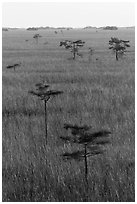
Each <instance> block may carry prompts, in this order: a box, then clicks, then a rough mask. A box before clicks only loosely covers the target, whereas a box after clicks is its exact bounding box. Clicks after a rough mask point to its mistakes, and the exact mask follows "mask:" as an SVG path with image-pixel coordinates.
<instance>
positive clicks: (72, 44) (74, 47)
mask: <svg viewBox="0 0 137 204" xmlns="http://www.w3.org/2000/svg"><path fill="white" fill-rule="evenodd" d="M84 44H85V42H83V41H82V40H77V41H70V40H65V41H61V42H60V46H64V47H65V48H66V49H69V50H70V51H71V52H72V54H73V59H75V58H76V55H78V56H80V57H82V54H80V53H79V48H80V47H83V46H84Z"/></svg>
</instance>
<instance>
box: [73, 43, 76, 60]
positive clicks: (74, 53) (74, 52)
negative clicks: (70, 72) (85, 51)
mask: <svg viewBox="0 0 137 204" xmlns="http://www.w3.org/2000/svg"><path fill="white" fill-rule="evenodd" d="M75 57H76V51H75V44H73V59H75Z"/></svg>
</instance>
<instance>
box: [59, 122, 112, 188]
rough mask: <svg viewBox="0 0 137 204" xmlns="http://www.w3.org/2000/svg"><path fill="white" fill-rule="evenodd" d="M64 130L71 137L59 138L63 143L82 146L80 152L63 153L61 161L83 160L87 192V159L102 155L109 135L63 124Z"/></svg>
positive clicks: (86, 127)
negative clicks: (67, 131) (69, 131)
mask: <svg viewBox="0 0 137 204" xmlns="http://www.w3.org/2000/svg"><path fill="white" fill-rule="evenodd" d="M64 128H65V129H66V130H68V129H70V130H71V136H67V137H60V138H61V139H62V140H63V141H64V142H69V143H76V144H78V145H81V146H82V150H77V151H74V152H72V153H70V152H66V153H64V154H63V155H62V156H63V159H65V160H70V159H74V160H78V161H80V160H84V166H85V181H86V189H87V191H88V157H91V156H96V155H99V154H103V153H104V151H105V150H104V148H102V147H103V146H104V145H106V144H109V143H110V140H109V135H110V134H111V132H110V131H108V130H101V131H98V132H93V133H91V132H90V131H89V130H90V127H89V126H86V125H85V126H77V125H71V124H65V125H64Z"/></svg>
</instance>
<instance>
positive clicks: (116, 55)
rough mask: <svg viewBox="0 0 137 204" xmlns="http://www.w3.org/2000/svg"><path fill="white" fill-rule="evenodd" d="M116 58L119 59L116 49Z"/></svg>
mask: <svg viewBox="0 0 137 204" xmlns="http://www.w3.org/2000/svg"><path fill="white" fill-rule="evenodd" d="M116 60H117V61H118V52H117V51H116Z"/></svg>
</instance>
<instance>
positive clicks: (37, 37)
mask: <svg viewBox="0 0 137 204" xmlns="http://www.w3.org/2000/svg"><path fill="white" fill-rule="evenodd" d="M41 37H42V36H41V35H40V34H35V35H34V36H33V38H34V39H35V40H36V43H37V44H38V39H39V38H41Z"/></svg>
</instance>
